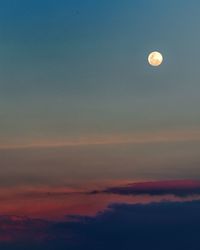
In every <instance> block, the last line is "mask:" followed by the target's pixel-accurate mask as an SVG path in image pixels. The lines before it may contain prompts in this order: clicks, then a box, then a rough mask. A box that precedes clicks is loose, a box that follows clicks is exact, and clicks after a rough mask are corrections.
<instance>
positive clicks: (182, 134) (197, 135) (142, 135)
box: [0, 130, 200, 149]
mask: <svg viewBox="0 0 200 250" xmlns="http://www.w3.org/2000/svg"><path fill="white" fill-rule="evenodd" d="M19 141H20V140H15V141H13V142H9V143H4V144H1V145H0V149H15V148H16V149H18V148H40V147H41V148H56V147H76V146H89V145H112V144H114V145H115V144H136V145H137V144H151V143H153V144H154V143H178V142H189V141H200V130H178V131H176V130H171V131H158V132H138V133H129V134H105V135H88V136H81V137H68V138H65V137H62V138H60V139H57V138H54V139H27V140H24V141H23V142H22V141H20V142H19Z"/></svg>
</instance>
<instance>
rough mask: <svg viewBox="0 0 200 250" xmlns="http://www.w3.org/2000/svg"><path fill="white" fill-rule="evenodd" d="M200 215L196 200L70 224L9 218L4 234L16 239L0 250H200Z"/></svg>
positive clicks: (118, 208) (120, 210) (117, 208)
mask: <svg viewBox="0 0 200 250" xmlns="http://www.w3.org/2000/svg"><path fill="white" fill-rule="evenodd" d="M199 211H200V201H193V202H162V203H151V204H148V205H141V204H138V205H127V204H120V205H119V204H114V205H111V206H110V207H109V208H108V209H107V210H106V211H104V212H102V213H99V214H98V215H97V216H95V217H80V216H78V217H76V216H73V217H72V219H73V221H68V222H44V221H42V222H41V221H38V220H31V219H28V218H21V219H20V218H17V219H16V218H14V219H13V218H12V217H11V218H10V217H7V218H6V219H5V218H4V220H3V221H4V224H2V220H1V229H0V231H1V235H4V237H5V238H6V230H8V229H9V230H8V232H7V233H8V235H9V236H12V235H13V236H15V238H13V239H10V240H9V241H8V242H5V243H1V245H0V249H4V250H16V249H17V250H18V249H20V250H24V249H31V250H36V249H43V250H54V249H55V250H57V249H59V250H60V249H61V250H62V249H65V250H66V249H67V250H86V249H87V250H94V249H95V250H110V249H113V250H129V249H140V250H146V249H150V250H151V249H153V250H158V249H159V250H160V249H162V250H169V249H170V250H186V249H187V250H188V249H189V250H199V232H200V214H199ZM2 225H4V226H2ZM11 229H12V230H11ZM11 231H12V234H11V233H10V232H11ZM20 234H21V235H22V236H23V237H22V236H21V238H18V240H17V236H19V235H20ZM8 235H7V236H8ZM39 235H40V237H38V236H39ZM33 236H34V237H33ZM31 239H32V240H31ZM35 239H37V240H35Z"/></svg>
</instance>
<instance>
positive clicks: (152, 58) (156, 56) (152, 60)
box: [148, 51, 163, 67]
mask: <svg viewBox="0 0 200 250" xmlns="http://www.w3.org/2000/svg"><path fill="white" fill-rule="evenodd" d="M148 62H149V64H150V65H151V66H154V67H158V66H160V65H161V64H162V62H163V56H162V54H161V53H160V52H158V51H153V52H151V53H150V54H149V56H148Z"/></svg>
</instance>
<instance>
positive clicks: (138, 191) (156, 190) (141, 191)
mask: <svg viewBox="0 0 200 250" xmlns="http://www.w3.org/2000/svg"><path fill="white" fill-rule="evenodd" d="M98 193H107V194H120V195H145V194H146V195H151V196H155V195H174V196H177V197H186V196H192V195H199V194H200V181H198V180H173V181H151V182H139V183H133V184H129V185H126V186H117V187H110V188H107V189H105V190H103V191H98V190H97V191H96V190H95V191H92V192H90V194H98Z"/></svg>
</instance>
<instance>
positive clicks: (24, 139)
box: [0, 0, 200, 185]
mask: <svg viewBox="0 0 200 250" xmlns="http://www.w3.org/2000/svg"><path fill="white" fill-rule="evenodd" d="M199 8H200V3H199V1H195V0H193V1H186V0H181V1H174V0H169V1H163V0H160V1H156V0H155V1H153V0H152V1H149V0H126V1H121V0H110V1H107V0H101V1H94V0H84V1H82V0H67V1H66V0H48V1H47V0H43V1H41V0H34V1H27V0H3V1H1V3H0V117H1V125H0V148H1V150H0V162H1V166H2V169H1V174H0V180H1V185H11V184H16V183H20V184H22V183H40V184H41V183H44V182H45V183H50V184H54V183H59V184H60V183H65V182H66V181H69V180H70V181H71V180H75V179H78V180H85V179H92V180H93V179H99V178H100V179H119V178H120V179H121V178H122V179H129V178H131V179H132V178H135V179H137V178H145V179H146V178H147V179H165V178H195V177H200V171H199V169H198V166H199V163H200V158H199V155H200V111H199V106H200V98H199V93H200V84H199V56H200V50H199V44H200V33H199V23H200V15H199ZM152 50H159V51H161V52H162V53H163V55H164V63H163V65H162V66H161V67H159V68H156V69H155V68H152V67H150V66H149V65H148V64H147V55H148V53H149V52H151V51H152ZM63 146H66V147H63ZM49 147H50V148H49ZM47 173H48V174H47Z"/></svg>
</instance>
